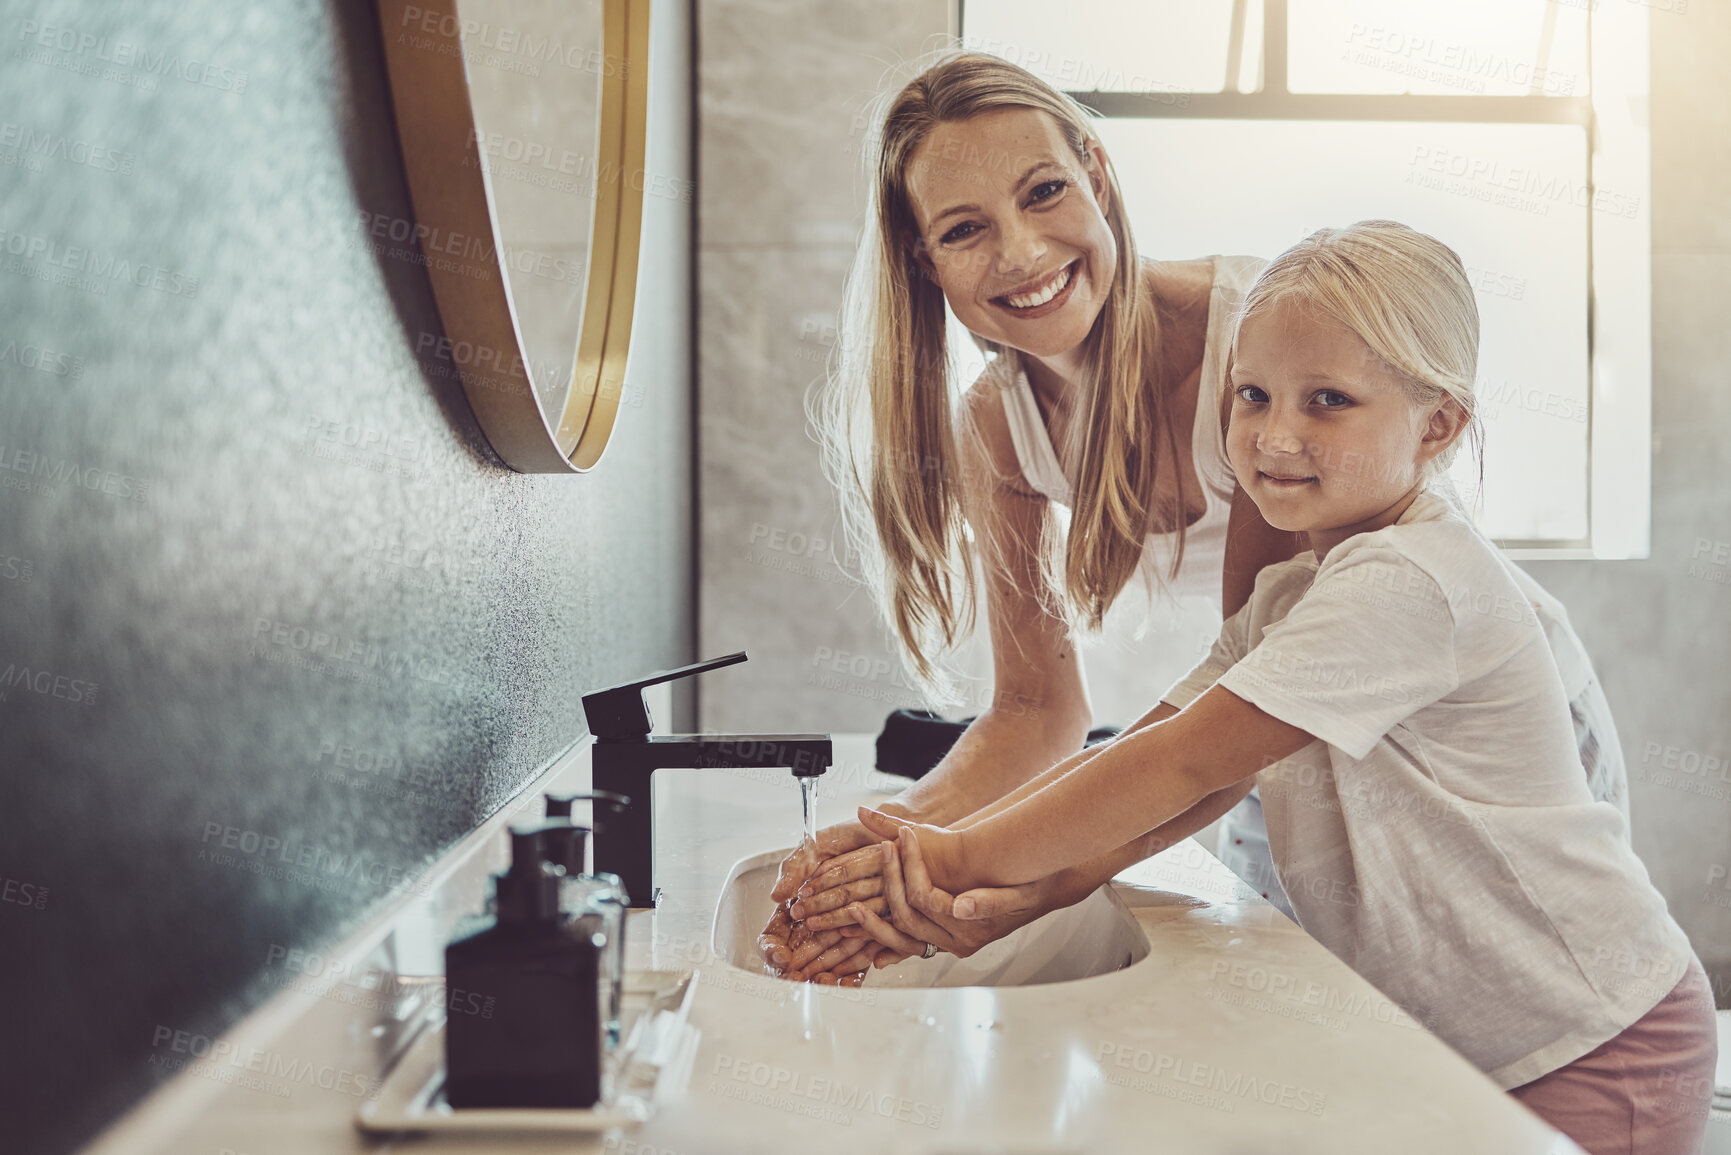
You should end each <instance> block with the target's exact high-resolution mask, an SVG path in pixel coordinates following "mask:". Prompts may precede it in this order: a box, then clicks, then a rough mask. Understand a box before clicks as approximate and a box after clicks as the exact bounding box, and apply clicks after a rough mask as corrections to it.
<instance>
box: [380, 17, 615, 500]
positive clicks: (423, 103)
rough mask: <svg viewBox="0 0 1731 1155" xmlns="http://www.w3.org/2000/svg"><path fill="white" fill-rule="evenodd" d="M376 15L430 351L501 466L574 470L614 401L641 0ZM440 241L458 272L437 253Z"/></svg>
mask: <svg viewBox="0 0 1731 1155" xmlns="http://www.w3.org/2000/svg"><path fill="white" fill-rule="evenodd" d="M379 13H380V22H381V25H382V28H383V32H384V39H385V50H386V62H387V66H388V68H389V70H390V77H391V90H392V96H393V100H394V102H395V106H396V116H397V125H398V136H399V139H400V140H401V142H402V148H403V160H404V165H405V168H406V170H407V172H408V176H409V190H410V195H411V197H412V199H413V201H414V206H415V217H416V226H417V232H418V235H419V236H420V237H421V242H422V249H423V255H424V256H425V257H426V258H427V261H426V268H427V273H428V277H429V279H430V280H431V281H432V285H433V292H434V296H435V297H436V298H437V300H438V304H439V315H440V319H441V320H442V321H443V323H444V328H445V341H444V342H443V343H442V345H440V347H439V348H438V349H436V350H434V352H435V353H436V354H437V355H439V356H441V357H442V359H444V360H447V361H449V362H450V363H451V365H452V367H453V368H454V369H455V371H456V372H457V374H458V375H459V377H460V378H461V380H462V382H463V387H464V390H465V392H466V393H467V395H468V397H469V402H470V405H471V407H472V408H473V409H474V411H475V415H476V418H477V419H478V420H479V421H480V423H481V426H482V428H483V430H485V432H486V434H487V438H488V440H489V441H490V442H491V443H492V445H493V448H494V449H495V450H496V451H497V452H498V453H499V455H500V456H501V457H502V458H504V459H505V461H506V463H507V464H509V465H510V466H511V467H512V468H514V469H517V470H520V471H523V472H538V473H539V472H571V471H581V470H585V469H589V468H591V467H592V466H594V465H595V463H596V462H597V461H598V460H599V459H600V456H601V451H602V449H603V448H604V447H605V446H606V444H607V440H608V437H609V436H610V435H611V433H612V431H613V424H614V420H615V418H616V417H617V415H618V411H619V403H620V400H621V398H622V396H623V394H624V378H625V363H626V354H627V352H628V347H629V342H630V337H631V313H632V304H633V301H634V299H635V296H636V287H637V259H638V243H639V239H640V236H641V232H642V221H643V186H644V181H643V179H642V176H643V171H644V169H643V165H644V153H645V145H646V141H645V134H646V125H647V120H646V105H647V99H646V94H647V88H648V86H647V75H646V71H645V69H646V59H647V47H648V33H649V11H648V0H432V2H423V3H417V4H410V3H404V2H401V0H380V4H379ZM459 238H462V239H459ZM452 246H455V247H456V249H457V250H460V251H461V252H462V253H463V254H464V259H463V260H443V259H440V258H441V254H442V252H444V251H451V249H452ZM428 250H431V251H428Z"/></svg>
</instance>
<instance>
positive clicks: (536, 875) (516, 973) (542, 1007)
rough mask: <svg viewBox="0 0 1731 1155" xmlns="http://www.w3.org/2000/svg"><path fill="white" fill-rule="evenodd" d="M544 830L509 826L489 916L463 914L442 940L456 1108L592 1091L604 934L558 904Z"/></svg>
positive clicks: (581, 1096)
mask: <svg viewBox="0 0 1731 1155" xmlns="http://www.w3.org/2000/svg"><path fill="white" fill-rule="evenodd" d="M546 836H547V831H546V830H545V828H544V827H543V826H541V825H534V826H513V827H512V828H511V866H510V869H508V870H507V871H506V872H505V873H504V874H500V875H496V876H494V913H493V916H492V917H490V918H480V919H475V920H472V921H471V923H469V924H468V925H467V926H466V927H463V928H460V929H459V931H458V933H457V935H456V936H455V937H453V938H452V939H451V942H450V944H449V945H448V946H447V947H446V948H445V983H446V988H447V998H446V1005H447V1007H449V1008H450V1009H449V1012H448V1014H447V1016H446V1021H445V1101H446V1102H448V1103H449V1104H450V1105H451V1106H452V1107H453V1108H457V1109H462V1108H474V1107H593V1106H595V1105H596V1104H597V1103H598V1102H600V1100H601V1032H602V1022H601V1013H600V1007H599V999H598V997H597V995H598V990H597V984H598V982H599V980H600V977H601V970H602V966H603V950H604V946H605V943H606V939H605V938H604V937H602V936H601V935H599V934H598V933H597V932H598V931H599V930H600V919H599V918H598V917H597V916H594V915H590V916H587V918H586V919H577V920H571V919H568V918H566V917H565V916H564V915H563V914H562V913H561V912H560V909H559V886H560V881H561V880H562V879H563V878H564V873H565V872H564V871H563V870H562V869H560V868H559V867H557V866H555V865H553V863H551V862H549V861H548V854H547V849H548V847H547V844H546V842H545V841H544V840H545V838H546ZM476 1008H481V1009H480V1010H477V1009H476ZM489 1010H490V1012H491V1013H490V1014H489V1013H486V1012H487V1011H489Z"/></svg>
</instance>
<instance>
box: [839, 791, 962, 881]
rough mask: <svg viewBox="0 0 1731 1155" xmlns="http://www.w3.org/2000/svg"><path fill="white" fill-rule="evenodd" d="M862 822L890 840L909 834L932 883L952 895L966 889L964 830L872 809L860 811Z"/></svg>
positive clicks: (879, 835) (862, 807) (864, 807)
mask: <svg viewBox="0 0 1731 1155" xmlns="http://www.w3.org/2000/svg"><path fill="white" fill-rule="evenodd" d="M859 820H860V824H861V825H862V826H864V827H865V828H866V829H867V830H869V831H871V832H872V833H873V834H875V835H877V836H878V837H880V838H883V839H886V840H889V839H898V838H900V837H902V835H903V832H904V831H905V832H907V835H908V836H909V837H912V838H914V839H915V840H916V841H917V842H918V843H919V852H920V857H921V859H922V861H923V863H924V865H925V870H926V875H927V876H928V877H929V878H930V879H931V880H932V882H934V883H935V884H936V885H938V886H939V887H942V888H945V889H948V890H950V891H951V892H954V891H957V890H962V889H966V884H967V883H968V882H969V881H970V878H969V872H968V864H967V862H966V861H965V856H964V855H963V853H962V833H961V832H960V831H958V830H945V829H944V828H943V827H941V826H928V825H926V824H924V823H920V822H910V821H908V820H907V819H906V818H897V817H896V816H895V815H893V814H885V813H884V812H883V811H881V810H873V809H872V808H871V807H869V806H861V807H860V808H859Z"/></svg>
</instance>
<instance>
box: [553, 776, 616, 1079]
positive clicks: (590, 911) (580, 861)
mask: <svg viewBox="0 0 1731 1155" xmlns="http://www.w3.org/2000/svg"><path fill="white" fill-rule="evenodd" d="M589 797H591V796H590V795H588V794H549V795H547V796H546V799H547V821H548V823H549V824H553V823H564V824H565V825H566V829H568V830H569V832H570V833H569V834H567V835H565V836H564V838H563V839H561V840H559V842H558V845H559V853H560V854H561V856H562V857H561V858H557V859H554V861H556V862H558V863H559V865H561V866H563V867H565V872H566V878H565V881H564V882H563V883H561V884H560V899H559V904H560V909H561V910H563V911H564V912H565V914H566V917H568V918H580V917H583V916H585V915H589V916H597V917H599V919H600V922H601V926H602V928H603V930H602V933H603V934H605V935H606V937H607V949H606V951H605V953H604V956H603V959H602V977H601V990H602V994H603V999H602V1006H601V1021H602V1024H603V1031H602V1036H603V1038H604V1039H605V1040H606V1046H607V1049H608V1050H609V1051H612V1050H614V1049H616V1048H617V1047H618V1046H619V1036H620V1015H621V1009H622V1007H623V1004H624V998H625V914H626V911H627V910H628V909H629V907H630V905H631V896H630V895H628V894H626V893H625V884H624V883H623V882H621V881H620V879H619V876H618V875H616V874H591V873H589V872H588V867H587V864H588V857H589V828H588V827H587V826H578V825H576V824H575V823H572V822H571V806H572V803H573V802H575V801H579V800H582V799H585V798H589Z"/></svg>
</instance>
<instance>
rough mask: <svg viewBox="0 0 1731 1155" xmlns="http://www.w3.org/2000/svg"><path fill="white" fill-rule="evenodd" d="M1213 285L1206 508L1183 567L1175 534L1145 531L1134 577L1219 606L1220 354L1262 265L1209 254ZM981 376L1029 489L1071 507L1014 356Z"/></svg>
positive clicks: (1201, 477) (1227, 489)
mask: <svg viewBox="0 0 1731 1155" xmlns="http://www.w3.org/2000/svg"><path fill="white" fill-rule="evenodd" d="M1212 259H1213V261H1214V288H1213V292H1212V294H1211V295H1210V297H1209V301H1208V328H1207V333H1206V335H1205V337H1204V339H1203V348H1202V377H1201V380H1200V381H1199V382H1198V384H1197V397H1196V420H1195V422H1194V428H1193V429H1192V431H1191V437H1190V453H1191V459H1192V461H1194V462H1195V468H1196V479H1197V481H1198V482H1200V483H1201V486H1202V493H1203V496H1204V497H1205V498H1206V500H1207V506H1206V508H1205V509H1204V510H1203V512H1202V516H1201V517H1200V518H1198V519H1197V520H1196V521H1195V522H1194V523H1193V524H1191V525H1190V526H1188V527H1187V528H1186V529H1185V532H1184V562H1183V564H1182V565H1181V566H1180V567H1179V570H1178V573H1177V575H1176V577H1168V576H1167V575H1169V574H1170V573H1171V568H1172V554H1173V551H1174V550H1175V549H1176V547H1177V541H1178V534H1177V533H1176V532H1172V533H1151V534H1149V535H1148V542H1147V545H1146V546H1145V547H1144V549H1143V551H1142V561H1141V565H1140V566H1139V568H1138V573H1139V575H1140V577H1141V578H1142V580H1143V581H1144V582H1146V583H1148V586H1149V588H1150V589H1158V588H1159V587H1160V582H1161V580H1164V582H1165V586H1166V588H1167V589H1168V590H1170V592H1171V593H1172V594H1173V595H1174V596H1176V597H1206V598H1208V599H1210V600H1211V601H1213V602H1215V603H1216V604H1218V603H1219V601H1220V575H1221V570H1222V569H1223V568H1224V566H1225V564H1226V523H1227V518H1228V516H1229V515H1230V513H1231V511H1232V494H1233V491H1234V490H1236V489H1237V488H1238V482H1237V479H1236V478H1234V477H1233V475H1232V466H1231V465H1230V464H1229V463H1228V462H1227V460H1226V439H1225V436H1224V434H1223V433H1222V431H1221V428H1220V416H1219V414H1220V397H1221V393H1222V391H1223V389H1224V387H1225V380H1224V375H1225V371H1226V354H1227V350H1228V346H1229V344H1230V343H1231V340H1232V323H1233V318H1234V315H1235V314H1236V313H1237V310H1238V306H1239V304H1240V303H1241V302H1242V301H1243V300H1244V293H1245V290H1247V289H1248V288H1249V287H1250V283H1251V282H1252V281H1254V280H1255V279H1256V275H1257V274H1258V273H1260V272H1261V271H1262V267H1263V265H1265V264H1267V262H1266V261H1264V260H1263V259H1262V258H1261V257H1222V256H1215V257H1213V258H1212ZM984 376H985V378H986V379H987V380H988V381H989V382H991V383H992V384H995V385H996V386H997V387H998V389H999V391H1000V393H1001V394H1002V396H1003V398H1004V416H1005V417H1006V418H1008V419H1009V423H1010V440H1011V441H1013V442H1014V443H1015V446H1016V460H1017V462H1018V464H1019V465H1020V466H1021V469H1022V477H1023V479H1024V480H1025V481H1026V482H1027V484H1028V485H1029V487H1030V488H1032V489H1033V490H1034V491H1035V492H1036V493H1039V494H1042V495H1043V496H1045V497H1046V498H1047V499H1049V500H1051V501H1055V502H1057V503H1058V504H1059V505H1062V506H1065V507H1066V508H1067V507H1069V505H1070V499H1071V490H1070V481H1069V479H1068V478H1067V477H1065V476H1064V471H1063V467H1062V466H1061V465H1060V464H1059V461H1058V453H1057V451H1056V449H1054V448H1053V446H1052V436H1051V433H1050V431H1049V430H1047V428H1046V423H1045V420H1044V419H1043V418H1042V417H1041V416H1040V407H1039V405H1038V404H1037V403H1036V402H1035V400H1034V391H1033V387H1032V386H1030V385H1029V384H1028V375H1027V374H1026V373H1025V372H1023V371H1022V365H1021V358H1020V357H1018V356H1017V355H1015V354H1014V353H1001V354H999V355H998V357H997V358H996V359H995V360H993V361H992V362H991V364H989V365H988V366H987V367H986V371H985V374H984Z"/></svg>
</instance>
